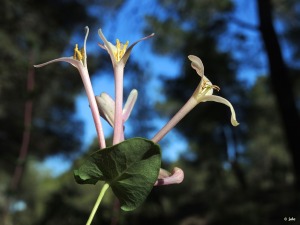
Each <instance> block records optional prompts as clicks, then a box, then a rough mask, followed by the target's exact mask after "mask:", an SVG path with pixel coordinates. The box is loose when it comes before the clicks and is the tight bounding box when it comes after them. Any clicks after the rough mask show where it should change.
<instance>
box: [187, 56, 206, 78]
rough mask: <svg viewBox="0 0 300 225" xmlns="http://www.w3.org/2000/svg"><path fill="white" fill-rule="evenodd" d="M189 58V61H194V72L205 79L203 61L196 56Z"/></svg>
mask: <svg viewBox="0 0 300 225" xmlns="http://www.w3.org/2000/svg"><path fill="white" fill-rule="evenodd" d="M188 58H189V60H191V61H192V64H191V66H192V68H193V69H194V70H196V72H197V73H198V75H199V76H200V77H203V75H204V66H203V63H202V61H201V59H200V58H198V57H197V56H195V55H189V56H188Z"/></svg>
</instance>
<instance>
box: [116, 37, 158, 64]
mask: <svg viewBox="0 0 300 225" xmlns="http://www.w3.org/2000/svg"><path fill="white" fill-rule="evenodd" d="M154 35H155V34H154V33H152V34H150V35H149V36H147V37H143V38H141V39H140V40H137V41H136V42H134V43H133V44H132V45H130V46H129V47H128V49H127V51H126V52H125V54H124V56H123V57H122V59H121V61H122V63H123V64H124V65H125V64H126V62H127V60H128V58H129V56H130V53H131V51H132V49H133V47H134V46H135V45H136V44H137V43H139V42H141V41H144V40H146V39H148V38H151V37H153V36H154Z"/></svg>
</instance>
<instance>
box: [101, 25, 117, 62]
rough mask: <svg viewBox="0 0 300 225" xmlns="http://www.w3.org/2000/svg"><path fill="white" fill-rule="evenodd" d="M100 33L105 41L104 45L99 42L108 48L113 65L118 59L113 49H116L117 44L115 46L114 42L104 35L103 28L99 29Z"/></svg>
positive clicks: (102, 46)
mask: <svg viewBox="0 0 300 225" xmlns="http://www.w3.org/2000/svg"><path fill="white" fill-rule="evenodd" d="M98 34H99V36H100V38H101V40H102V41H103V42H104V45H101V44H99V46H100V47H101V48H104V49H106V50H107V51H108V54H109V55H110V58H111V61H112V63H113V65H115V64H117V61H116V59H115V57H114V51H113V50H114V49H113V48H114V47H115V46H114V45H113V44H112V43H110V42H109V41H108V40H107V39H106V38H105V36H104V34H103V32H102V30H101V29H99V30H98Z"/></svg>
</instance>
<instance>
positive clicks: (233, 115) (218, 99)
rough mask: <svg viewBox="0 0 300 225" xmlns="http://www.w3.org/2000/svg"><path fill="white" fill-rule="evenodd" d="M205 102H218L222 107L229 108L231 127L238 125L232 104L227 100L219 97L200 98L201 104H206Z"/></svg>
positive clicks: (207, 96) (206, 96)
mask: <svg viewBox="0 0 300 225" xmlns="http://www.w3.org/2000/svg"><path fill="white" fill-rule="evenodd" d="M207 101H213V102H219V103H222V104H224V105H227V106H228V107H229V108H230V111H231V124H232V125H233V126H237V125H239V123H238V121H237V120H236V116H235V111H234V108H233V106H232V104H231V103H230V102H229V101H228V100H227V99H225V98H222V97H220V96H216V95H205V96H203V97H202V98H201V102H207Z"/></svg>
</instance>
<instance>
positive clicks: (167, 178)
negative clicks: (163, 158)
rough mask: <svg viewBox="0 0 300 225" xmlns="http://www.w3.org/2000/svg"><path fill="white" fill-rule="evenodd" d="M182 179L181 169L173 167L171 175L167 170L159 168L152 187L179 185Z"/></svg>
mask: <svg viewBox="0 0 300 225" xmlns="http://www.w3.org/2000/svg"><path fill="white" fill-rule="evenodd" d="M183 179H184V172H183V170H182V169H180V168H178V167H175V168H174V169H173V171H172V173H169V172H168V171H167V170H164V169H162V168H161V169H160V170H159V175H158V179H157V181H156V182H155V184H154V186H160V185H170V184H180V183H181V182H182V181H183Z"/></svg>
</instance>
